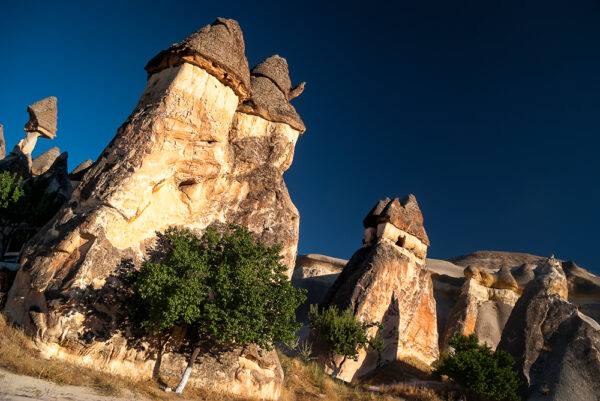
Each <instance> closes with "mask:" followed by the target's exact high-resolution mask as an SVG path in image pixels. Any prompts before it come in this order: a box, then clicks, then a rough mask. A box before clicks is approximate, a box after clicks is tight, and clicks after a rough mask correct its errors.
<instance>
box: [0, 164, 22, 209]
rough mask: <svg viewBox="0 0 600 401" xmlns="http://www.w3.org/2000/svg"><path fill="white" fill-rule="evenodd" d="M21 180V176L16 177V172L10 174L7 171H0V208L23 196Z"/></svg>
mask: <svg viewBox="0 0 600 401" xmlns="http://www.w3.org/2000/svg"><path fill="white" fill-rule="evenodd" d="M22 181H23V180H22V178H21V177H17V174H16V173H15V174H11V173H9V172H8V171H3V172H2V173H0V209H6V208H7V207H8V206H9V205H11V204H13V203H15V202H16V201H18V200H19V198H20V197H21V196H23V190H22V189H21V182H22Z"/></svg>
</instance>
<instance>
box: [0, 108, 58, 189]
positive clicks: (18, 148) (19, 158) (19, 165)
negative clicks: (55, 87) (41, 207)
mask: <svg viewBox="0 0 600 401" xmlns="http://www.w3.org/2000/svg"><path fill="white" fill-rule="evenodd" d="M27 111H28V112H29V121H28V122H27V124H25V132H26V136H25V138H24V139H22V140H20V141H19V143H17V144H16V145H15V147H14V149H13V150H12V152H10V153H9V154H8V155H7V156H6V157H4V158H3V159H2V160H0V171H10V172H11V173H16V174H18V175H19V176H20V177H23V178H27V177H30V176H31V174H32V160H31V153H32V152H33V149H34V148H35V145H36V143H37V139H38V138H39V137H40V136H41V137H42V138H47V139H54V137H56V121H57V113H58V112H57V107H56V98H55V97H54V96H50V97H47V98H45V99H42V100H39V101H37V102H35V103H34V104H32V105H31V106H28V107H27ZM2 143H4V138H2ZM50 164H51V163H50ZM36 167H37V166H36ZM40 174H41V173H40ZM36 175H37V174H36Z"/></svg>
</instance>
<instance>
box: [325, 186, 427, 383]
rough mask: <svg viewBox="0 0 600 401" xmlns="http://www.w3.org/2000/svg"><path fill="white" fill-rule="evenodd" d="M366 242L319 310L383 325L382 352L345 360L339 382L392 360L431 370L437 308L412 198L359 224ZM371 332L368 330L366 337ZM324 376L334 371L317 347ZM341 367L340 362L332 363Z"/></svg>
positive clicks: (386, 205)
mask: <svg viewBox="0 0 600 401" xmlns="http://www.w3.org/2000/svg"><path fill="white" fill-rule="evenodd" d="M364 226H365V240H364V241H363V243H364V244H363V246H362V247H361V248H360V249H359V250H358V251H356V252H355V253H354V255H353V256H352V258H351V259H350V261H349V262H348V264H347V265H346V266H345V267H344V269H343V271H342V273H341V274H340V275H339V276H338V278H337V280H336V281H335V282H334V284H333V285H332V286H331V288H330V289H329V291H328V292H327V294H326V295H325V297H324V299H323V301H322V302H321V304H320V307H321V308H326V307H329V306H332V305H335V306H337V307H338V308H339V309H342V310H344V309H346V308H350V309H351V310H352V311H353V312H354V315H355V316H356V317H357V318H358V319H359V320H360V321H363V322H382V323H383V326H384V330H383V332H382V338H383V341H384V350H383V351H381V352H365V351H364V350H362V351H361V352H360V354H359V357H358V360H357V361H353V360H347V361H346V362H344V364H343V365H342V367H341V370H340V372H339V373H338V377H339V378H340V379H342V380H345V381H352V380H353V379H356V378H359V377H361V376H364V375H365V374H367V373H369V372H371V371H373V370H375V369H377V368H379V367H381V366H383V365H385V364H386V363H390V362H394V361H397V360H400V361H404V362H407V363H415V361H418V362H417V364H423V363H424V364H431V363H432V362H434V361H435V360H436V359H438V356H439V351H438V332H437V320H436V305H435V300H434V297H433V285H432V281H431V275H430V273H429V271H428V269H427V267H426V265H425V257H426V256H427V246H428V245H429V240H428V238H427V234H426V233H425V229H424V227H423V215H422V214H421V211H420V209H419V206H418V204H417V201H416V199H415V197H414V196H413V195H409V196H407V197H405V198H404V199H403V200H402V201H399V200H398V199H394V200H393V201H390V200H389V199H385V200H383V201H380V202H379V203H378V204H377V205H376V206H375V207H374V208H373V209H372V210H371V212H369V214H368V215H367V217H366V218H365V221H364ZM375 330H376V328H373V329H371V333H370V334H371V335H374V334H375ZM316 349H317V355H318V357H319V362H320V363H321V364H322V365H323V366H324V368H325V370H326V371H327V372H328V373H331V372H333V370H334V367H333V366H332V364H331V362H330V361H329V359H328V356H327V352H328V348H327V347H326V345H325V344H323V343H320V344H318V345H317V347H316ZM340 361H341V357H340V358H339V360H338V361H337V362H336V363H339V362H340Z"/></svg>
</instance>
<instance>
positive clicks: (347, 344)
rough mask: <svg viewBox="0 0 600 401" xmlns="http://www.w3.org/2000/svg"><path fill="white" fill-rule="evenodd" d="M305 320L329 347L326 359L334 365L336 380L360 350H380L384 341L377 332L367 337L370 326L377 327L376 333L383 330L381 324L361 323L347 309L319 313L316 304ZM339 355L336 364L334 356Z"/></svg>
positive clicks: (329, 309) (334, 308)
mask: <svg viewBox="0 0 600 401" xmlns="http://www.w3.org/2000/svg"><path fill="white" fill-rule="evenodd" d="M308 321H309V323H310V327H311V329H313V330H315V331H316V332H317V333H318V335H319V337H320V338H321V339H322V340H323V341H325V342H326V343H327V345H328V346H329V356H330V359H331V362H332V364H333V366H334V368H335V369H334V373H333V376H334V377H335V376H336V375H337V373H338V372H339V370H340V369H341V366H342V365H343V364H344V362H345V361H346V359H347V358H350V359H353V360H358V353H359V352H360V350H361V349H363V348H364V349H367V348H368V347H371V348H372V349H373V350H376V351H381V350H383V340H381V338H379V333H377V334H376V335H375V336H369V334H368V331H369V329H370V328H371V327H377V328H378V332H379V331H381V330H383V325H382V324H381V323H368V322H360V321H358V320H357V318H356V317H355V316H354V315H353V314H352V310H350V308H348V309H346V310H344V311H342V312H340V311H339V310H338V308H337V307H336V306H335V305H332V306H330V307H329V308H327V309H324V310H323V311H322V312H320V311H319V308H318V306H317V305H311V306H310V312H309V314H308ZM338 355H339V356H342V360H341V361H340V363H339V364H336V363H335V358H336V356H338Z"/></svg>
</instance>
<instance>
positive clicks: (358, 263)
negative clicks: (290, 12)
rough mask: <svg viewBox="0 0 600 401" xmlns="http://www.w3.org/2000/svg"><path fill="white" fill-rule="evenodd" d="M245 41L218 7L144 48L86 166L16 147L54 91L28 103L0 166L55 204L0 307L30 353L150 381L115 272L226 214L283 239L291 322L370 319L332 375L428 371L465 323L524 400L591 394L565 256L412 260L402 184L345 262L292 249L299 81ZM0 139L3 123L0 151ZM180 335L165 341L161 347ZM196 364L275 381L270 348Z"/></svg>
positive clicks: (37, 123) (593, 313)
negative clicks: (163, 235) (27, 340)
mask: <svg viewBox="0 0 600 401" xmlns="http://www.w3.org/2000/svg"><path fill="white" fill-rule="evenodd" d="M244 51H245V44H244V39H243V36H242V32H241V29H240V27H239V25H238V23H237V22H236V21H234V20H226V19H222V18H218V19H217V20H216V21H215V22H214V23H212V24H211V25H207V26H205V27H203V28H202V29H200V30H199V31H197V32H195V33H193V34H192V35H190V36H189V37H188V38H186V39H184V40H183V41H181V42H179V43H177V44H174V45H172V46H171V47H169V48H168V49H166V50H164V51H162V52H160V53H159V54H158V55H157V56H156V57H154V58H153V59H151V60H150V62H149V63H148V65H147V66H146V71H147V73H148V82H147V85H146V89H145V91H144V93H143V94H142V96H141V98H140V101H139V103H138V105H137V106H136V108H135V110H134V111H133V112H132V114H131V115H130V116H129V118H128V119H127V120H126V121H125V123H124V124H123V125H122V126H121V127H120V128H119V130H118V131H117V134H116V136H115V138H114V139H113V140H112V141H111V143H110V144H109V145H108V146H107V147H106V149H105V150H104V151H103V152H102V154H101V155H100V157H99V158H98V160H97V161H96V162H92V161H91V160H90V161H86V162H84V163H82V164H81V165H80V166H78V167H77V168H76V169H74V170H73V171H72V172H71V173H70V174H69V173H68V172H67V165H66V162H67V154H66V153H63V154H61V153H60V151H59V150H58V148H52V149H50V150H49V151H47V152H45V153H43V154H42V155H40V156H39V157H37V158H35V159H32V158H31V152H32V150H33V148H34V146H35V143H36V141H37V138H38V137H40V136H41V137H43V138H49V139H52V138H53V137H54V136H55V135H56V118H57V117H56V116H57V113H56V98H47V99H44V100H41V101H39V102H36V103H34V104H33V105H31V106H30V107H29V108H28V111H29V113H30V121H29V122H28V123H27V124H26V126H25V130H26V132H27V136H26V138H25V139H23V140H22V141H20V142H19V143H18V144H17V146H15V148H14V149H13V151H12V152H10V154H9V155H8V156H6V157H5V158H3V159H2V160H0V171H10V172H14V173H17V174H19V175H20V176H22V177H25V178H31V179H42V178H43V179H45V180H47V182H48V185H47V190H48V191H52V192H53V193H54V192H57V193H60V194H61V196H62V198H63V199H62V200H63V201H65V202H64V205H63V206H62V208H61V209H60V210H59V211H58V213H57V214H56V215H55V216H54V217H53V218H52V220H51V221H50V222H48V224H46V225H45V226H44V227H43V228H42V229H41V230H40V231H39V232H38V233H37V234H36V235H35V236H34V237H33V238H32V239H31V240H30V241H29V243H28V244H27V247H26V248H25V250H24V252H23V255H22V258H21V260H20V269H19V271H18V273H17V276H16V278H15V280H14V284H13V285H12V287H11V289H10V291H9V294H8V296H7V302H6V307H5V309H4V312H5V313H6V315H7V316H8V317H9V318H10V319H11V320H12V321H13V322H14V323H16V324H18V325H20V326H22V327H23V328H24V329H25V330H26V331H27V332H28V333H30V334H31V335H35V336H36V337H37V341H36V344H37V346H38V347H39V348H40V350H41V351H42V352H43V354H44V355H45V356H48V357H57V358H62V359H65V360H69V361H72V362H75V363H80V364H88V365H93V366H95V367H96V368H99V369H104V370H108V371H110V372H113V373H123V374H126V375H129V376H131V375H134V374H135V375H139V376H150V375H151V374H152V369H153V365H154V358H155V356H154V355H153V354H152V352H150V351H149V350H148V347H147V344H145V343H143V342H140V341H132V339H131V338H130V337H129V329H130V328H129V327H128V326H127V320H126V315H127V313H126V311H125V310H124V307H125V305H126V303H125V302H124V301H125V299H126V298H127V296H128V295H129V287H128V282H127V275H128V273H129V272H130V271H131V269H134V268H135V267H136V266H138V265H139V264H140V263H141V261H142V260H143V259H144V258H146V257H147V256H148V254H149V253H150V252H151V251H152V250H153V246H154V245H155V241H156V232H157V231H163V230H164V229H165V228H166V227H168V226H172V225H175V226H180V227H187V228H190V229H192V230H194V231H196V232H198V233H201V232H202V231H203V230H205V229H206V228H207V227H208V226H210V225H222V224H224V223H231V222H234V223H237V224H241V225H245V226H247V227H248V228H250V230H252V231H253V232H254V233H255V234H256V235H257V237H259V238H260V239H261V240H263V241H264V242H265V243H266V244H268V245H271V244H275V243H283V250H282V255H283V256H284V262H285V264H286V265H287V266H288V275H289V277H290V278H291V279H292V282H293V283H294V285H296V286H299V287H303V288H306V289H307V290H308V294H307V295H308V300H307V302H306V304H305V305H303V306H302V307H301V308H299V310H298V312H297V313H298V318H299V319H300V320H302V321H304V322H305V323H306V316H307V313H308V305H309V304H313V303H318V304H320V307H322V308H325V307H328V306H332V305H335V306H337V307H338V308H340V309H346V308H350V309H351V310H352V312H353V313H354V315H355V316H356V317H357V318H358V319H359V320H361V321H364V322H382V324H383V331H382V332H381V335H382V338H383V340H384V349H383V351H381V352H370V350H366V351H364V350H363V351H361V353H360V354H359V357H358V360H356V361H352V360H348V361H346V362H345V363H344V364H343V365H342V367H341V370H340V371H339V372H336V373H337V377H338V378H340V379H343V380H346V381H353V380H355V379H357V378H361V377H363V376H365V375H367V374H370V373H372V372H374V371H377V370H379V369H385V368H386V367H387V366H390V365H391V364H394V363H398V362H402V363H408V364H412V365H418V366H423V365H431V364H432V363H433V362H434V361H435V360H437V359H438V357H439V353H440V350H441V351H442V352H445V351H447V350H448V341H449V339H450V338H451V337H452V336H453V335H454V334H455V333H456V332H461V333H464V334H471V333H475V334H477V335H478V337H479V338H480V341H481V342H485V343H487V344H488V345H490V346H491V347H493V348H496V347H497V348H498V349H503V350H506V351H508V352H509V353H511V354H512V355H513V356H514V357H515V360H516V362H517V367H518V369H519V374H520V375H521V377H522V379H523V383H524V384H523V387H522V388H521V390H520V391H521V394H522V395H523V396H524V397H525V399H526V400H537V399H539V398H542V397H543V398H544V399H550V400H557V401H558V400H563V399H573V397H576V398H577V399H580V400H596V399H598V397H597V394H600V383H599V382H598V380H597V378H598V377H600V326H599V325H598V323H597V321H598V320H600V278H598V277H596V276H594V275H592V274H590V273H589V272H587V271H585V270H584V269H582V268H580V267H579V266H577V265H575V264H574V263H573V262H560V261H558V260H556V259H554V258H553V257H551V258H540V257H536V256H533V255H525V254H508V253H506V254H503V253H498V252H487V253H486V252H478V253H475V254H470V255H465V256H462V257H457V258H453V259H451V260H449V261H439V260H433V259H427V249H428V247H429V246H430V242H429V238H428V236H427V233H426V231H425V227H424V224H423V214H422V213H421V210H420V208H419V206H418V203H417V200H416V198H415V197H414V196H413V195H408V196H406V197H405V198H403V199H398V198H395V199H389V198H386V199H384V200H381V201H379V202H378V203H377V204H376V205H375V206H374V207H373V208H372V209H371V211H369V213H368V214H367V216H366V217H365V219H364V220H363V226H364V229H365V230H364V237H363V241H362V246H361V248H359V249H358V250H357V251H356V252H355V253H354V255H353V256H352V258H351V259H350V260H349V261H345V260H341V259H335V258H330V257H326V256H322V255H300V256H298V258H296V253H297V243H298V229H299V214H298V211H297V210H296V208H295V206H294V204H293V203H292V201H291V199H290V197H289V194H288V191H287V188H286V186H285V182H284V180H283V178H282V174H283V173H284V171H285V170H287V169H288V168H289V167H290V165H291V163H292V159H293V155H294V147H295V144H296V141H297V139H298V137H299V135H301V134H302V133H303V132H304V131H305V129H306V128H305V126H304V124H303V122H302V120H301V119H300V117H299V115H298V114H297V112H296V110H295V109H294V107H293V106H292V105H291V104H290V100H292V99H293V98H295V97H297V96H298V95H299V94H300V93H301V92H302V90H303V89H304V83H301V84H300V85H298V86H296V87H293V86H292V82H291V79H290V77H289V71H288V65H287V62H286V61H285V59H283V58H281V57H279V56H277V55H275V56H271V57H269V58H267V59H266V60H265V61H263V62H262V63H260V64H259V65H257V66H255V67H254V68H252V70H250V69H249V66H248V62H247V59H246V57H245V54H244ZM1 134H2V126H0V152H1V153H2V156H4V153H5V150H4V149H5V144H4V139H3V137H2V135H1ZM294 266H295V268H294ZM6 277H8V275H7V274H6V272H4V271H1V270H0V297H1V295H2V294H1V293H3V292H6V291H7V289H8V288H7V287H6V286H5V285H4V284H5V283H6V282H7V280H12V276H11V277H10V278H6ZM594 319H596V320H594ZM373 330H376V329H373ZM302 333H303V336H304V337H306V336H311V337H310V338H311V340H312V341H314V344H313V351H314V352H315V354H316V356H317V358H318V362H319V363H320V364H322V366H323V367H324V369H325V371H326V372H328V373H331V372H333V371H334V366H332V365H331V361H330V360H329V357H328V352H327V349H326V345H325V344H323V343H321V342H320V340H319V339H318V337H315V336H314V333H313V334H309V333H307V328H306V327H304V328H303V332H302ZM371 334H375V333H374V332H371ZM184 346H185V344H184V343H181V342H179V343H177V341H175V340H174V342H173V344H171V347H170V349H171V350H175V351H177V350H178V349H180V348H182V347H184ZM185 364H186V361H185V358H184V356H183V355H181V354H180V353H178V352H174V351H170V352H167V353H166V354H165V355H164V356H163V362H162V371H161V375H162V376H163V377H167V378H168V377H180V376H181V372H182V371H183V370H184V368H185ZM196 365H197V368H196V369H195V370H194V374H193V375H192V377H191V378H190V383H191V384H192V385H198V386H203V387H209V388H211V389H213V390H217V391H226V392H230V393H235V394H242V395H245V396H251V397H259V398H266V399H277V398H278V397H279V395H280V394H281V392H282V386H283V371H282V369H281V366H280V364H279V360H278V357H277V354H276V353H275V352H274V351H272V352H265V351H264V350H263V351H262V352H261V350H259V349H258V348H257V347H256V346H248V347H244V348H241V347H238V348H236V349H234V350H231V351H229V352H226V353H223V354H222V355H220V356H219V357H218V359H217V358H215V356H214V355H212V354H210V353H204V354H201V355H200V356H199V357H198V360H197V364H196Z"/></svg>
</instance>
